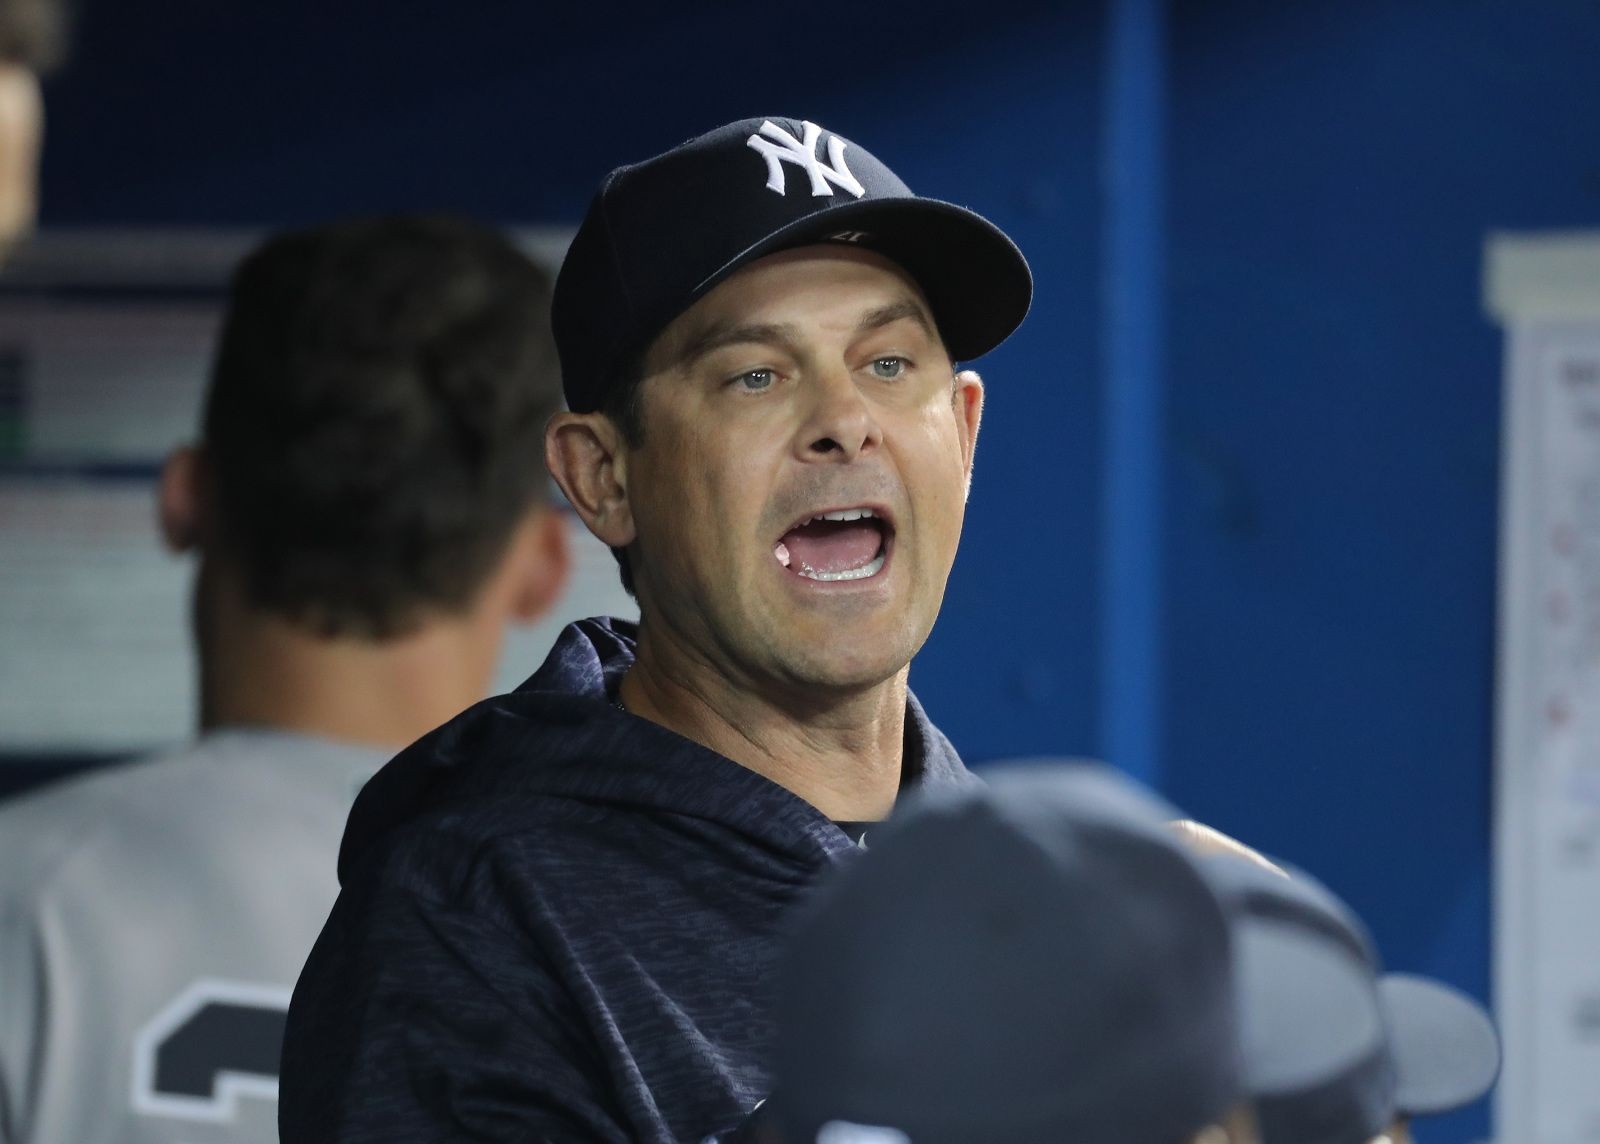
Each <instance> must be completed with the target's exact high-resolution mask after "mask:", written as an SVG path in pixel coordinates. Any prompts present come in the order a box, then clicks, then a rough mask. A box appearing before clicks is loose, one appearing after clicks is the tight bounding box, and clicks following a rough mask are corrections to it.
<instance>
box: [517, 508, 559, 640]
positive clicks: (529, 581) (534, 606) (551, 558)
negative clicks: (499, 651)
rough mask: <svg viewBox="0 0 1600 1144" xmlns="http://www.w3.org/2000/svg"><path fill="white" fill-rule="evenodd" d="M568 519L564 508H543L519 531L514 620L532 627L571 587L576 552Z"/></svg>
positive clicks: (535, 510) (525, 522)
mask: <svg viewBox="0 0 1600 1144" xmlns="http://www.w3.org/2000/svg"><path fill="white" fill-rule="evenodd" d="M565 518H566V514H565V513H563V512H562V511H561V510H560V509H557V508H554V507H552V506H550V505H539V506H538V507H537V508H535V509H533V510H532V511H531V512H530V513H529V514H528V517H527V519H526V520H525V521H524V522H523V524H522V527H521V529H519V530H518V535H517V539H516V543H517V545H518V546H519V549H520V551H519V552H518V554H517V560H518V563H519V565H520V570H519V572H518V575H517V584H516V589H515V594H514V595H513V596H512V598H511V617H512V619H513V620H515V621H516V622H518V623H523V624H531V623H533V621H535V620H537V619H538V618H539V617H540V616H542V615H544V614H545V613H546V612H548V611H549V610H550V607H551V605H553V604H554V603H555V602H556V599H557V597H559V596H560V595H561V592H562V589H564V588H565V587H566V586H567V576H568V573H570V572H571V570H572V551H571V546H570V545H568V543H567V522H566V519H565Z"/></svg>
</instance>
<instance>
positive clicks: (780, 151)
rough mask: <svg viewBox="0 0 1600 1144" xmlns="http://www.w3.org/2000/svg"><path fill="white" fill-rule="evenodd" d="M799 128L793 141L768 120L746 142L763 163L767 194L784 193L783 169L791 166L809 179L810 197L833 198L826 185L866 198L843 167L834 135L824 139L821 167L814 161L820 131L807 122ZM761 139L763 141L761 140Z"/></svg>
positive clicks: (841, 147)
mask: <svg viewBox="0 0 1600 1144" xmlns="http://www.w3.org/2000/svg"><path fill="white" fill-rule="evenodd" d="M800 127H801V131H802V135H801V137H800V138H799V139H796V138H795V137H794V136H793V135H790V134H789V133H788V132H787V131H785V130H784V129H783V128H781V127H779V126H778V125H777V124H775V123H773V122H772V121H771V120H770V119H769V120H765V121H763V122H762V124H761V131H760V133H759V134H757V135H752V136H750V138H749V139H748V140H747V142H748V143H749V145H750V147H751V148H752V149H753V150H755V151H757V152H759V153H760V155H761V157H762V158H763V159H765V160H766V161H767V190H769V191H776V192H777V193H778V194H780V195H781V194H786V193H787V192H786V190H785V188H784V178H783V175H784V171H783V165H784V164H785V163H793V164H794V165H795V166H796V167H799V168H800V169H801V170H803V171H805V173H806V174H807V175H809V176H811V194H812V195H813V196H820V195H831V194H833V191H832V190H831V189H830V188H829V186H828V184H829V183H832V184H833V185H834V186H835V187H838V188H839V189H840V190H841V191H849V192H850V193H851V194H852V195H854V196H855V197H856V198H858V199H859V198H860V197H861V196H862V195H864V194H866V193H867V188H865V187H863V186H862V185H861V184H860V182H858V181H857V180H856V177H855V176H854V175H852V174H851V173H850V168H849V167H846V166H845V165H844V146H845V144H844V140H843V139H840V138H839V137H838V136H837V135H829V136H828V161H827V162H826V163H824V162H823V161H822V160H821V159H819V158H817V140H818V138H819V137H820V136H821V135H822V128H820V127H818V126H817V125H816V124H815V123H812V122H810V121H809V120H806V121H803V122H802V123H801V124H800ZM762 135H765V136H766V138H765V139H763V138H762V137H761V136H762Z"/></svg>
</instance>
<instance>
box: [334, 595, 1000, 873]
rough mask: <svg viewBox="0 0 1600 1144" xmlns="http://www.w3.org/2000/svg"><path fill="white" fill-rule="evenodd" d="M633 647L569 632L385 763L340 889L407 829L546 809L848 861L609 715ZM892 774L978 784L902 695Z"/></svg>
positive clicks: (361, 806) (824, 827) (364, 796)
mask: <svg viewBox="0 0 1600 1144" xmlns="http://www.w3.org/2000/svg"><path fill="white" fill-rule="evenodd" d="M637 641H638V627H637V625H636V624H633V623H629V622H627V621H623V620H616V619H611V618H609V617H600V618H595V619H587V620H579V621H578V622H577V623H574V624H570V625H568V627H567V628H566V629H565V630H564V631H563V632H562V633H561V635H560V637H559V638H558V639H557V641H556V644H555V646H554V647H553V648H552V649H551V651H550V654H549V656H548V657H547V658H546V659H545V662H544V664H543V666H541V667H540V668H539V670H538V671H536V672H535V673H534V674H533V675H532V676H531V677H530V678H529V679H528V680H527V682H525V683H524V684H522V686H521V687H519V688H517V689H516V690H515V691H513V692H511V693H510V694H507V695H501V696H496V697H495V698H493V699H487V700H484V701H483V702H482V703H479V704H476V705H475V706H473V707H471V708H469V709H468V710H467V711H465V712H463V713H462V714H461V715H459V716H457V717H456V718H455V719H452V720H451V721H450V722H449V723H446V724H445V725H444V726H442V727H440V728H438V729H437V730H435V731H433V732H432V733H430V734H428V735H426V736H424V737H423V738H421V739H419V740H418V741H417V742H415V743H413V744H412V745H411V746H410V747H408V748H406V749H405V750H404V751H402V752H401V753H400V754H399V755H397V756H395V758H394V759H393V760H391V761H390V762H389V764H388V765H387V766H385V767H384V768H383V769H382V770H381V771H379V772H378V774H376V775H375V776H373V778H372V780H371V781H369V782H368V783H367V784H366V786H365V787H364V788H363V789H362V791H361V794H360V796H359V797H358V798H357V800H356V803H355V806H354V808H353V809H352V810H351V813H350V819H349V822H348V824H347V826H346V828H345V835H344V841H343V844H342V846H341V848H340V853H339V877H340V881H341V882H348V880H349V878H350V876H351V874H352V872H353V871H354V869H355V868H356V866H357V865H358V864H359V863H360V862H361V861H362V859H363V857H364V856H365V855H366V854H367V853H369V852H370V851H371V850H372V849H374V848H375V847H376V846H377V845H378V844H379V843H380V842H381V841H382V840H383V839H384V838H385V837H386V836H388V835H389V834H391V833H392V832H394V831H396V830H398V829H400V828H402V827H404V826H406V825H407V824H409V823H411V822H413V821H415V820H416V819H418V818H421V817H424V816H433V815H438V814H440V813H447V812H450V811H452V810H462V811H472V810H481V809H482V808H485V807H493V808H496V810H497V811H498V812H503V814H504V815H505V816H506V818H507V821H514V820H515V818H516V817H517V810H518V807H519V806H527V805H532V804H535V803H539V802H542V801H544V800H547V799H551V798H556V799H563V798H565V799H578V800H582V801H584V802H589V803H598V804H612V805H623V806H628V807H633V808H637V809H639V810H644V811H652V812H664V813H667V814H673V815H683V816H687V817H692V818H700V819H705V820H707V821H709V822H713V823H716V824H719V825H721V826H723V827H726V828H729V829H732V830H734V831H737V832H738V833H740V834H743V835H746V836H747V837H748V838H749V839H750V840H751V841H753V842H756V843H758V844H760V845H761V846H762V847H763V848H767V849H771V850H777V851H780V852H782V853H784V854H785V855H787V856H789V857H792V858H795V859H799V860H802V861H805V862H808V863H809V862H818V861H826V860H827V859H828V858H830V857H831V856H834V855H837V854H838V853H840V852H842V851H845V850H850V849H853V843H852V842H851V841H850V839H849V838H848V837H846V835H845V834H844V833H843V831H841V830H839V829H838V827H836V826H835V825H834V824H833V823H832V822H831V821H829V819H828V818H827V817H826V816H825V815H823V814H822V813H821V812H820V811H818V810H817V809H816V808H815V807H813V806H812V805H811V804H810V803H808V802H806V801H805V800H804V799H801V798H800V797H798V796H797V795H794V794H792V793H790V792H789V791H788V790H786V789H785V788H783V787H781V786H779V785H778V784H777V783H774V782H773V781H772V780H770V779H768V778H766V777H764V776H762V775H759V774H757V773H756V772H755V771H752V770H750V769H749V768H747V767H744V766H741V765H740V764H738V763H736V762H734V761H733V760H731V759H729V758H726V757H725V756H723V755H720V754H718V753H716V752H715V751H712V750H710V749H709V748H707V747H704V746H702V745H700V744H699V743H696V742H693V741H692V740H690V739H686V738H684V737H683V736H681V735H678V734H676V733H675V732H672V731H669V730H668V729H666V728H665V727H662V726H660V725H659V724H656V723H652V722H650V721H649V720H646V719H641V718H639V717H638V716H636V715H631V714H629V713H628V712H626V711H624V710H622V709H621V708H620V707H618V706H617V703H616V696H617V688H618V687H619V685H620V684H621V682H622V677H623V676H624V675H625V674H627V671H628V669H629V668H630V667H631V666H632V665H633V662H634V658H635V655H636V652H637V646H638V642H637ZM901 766H902V770H901V790H902V791H906V790H909V789H911V788H912V787H919V786H945V785H958V784H967V783H974V782H977V781H978V780H977V779H976V778H975V777H974V776H973V775H972V774H971V773H970V772H969V771H968V770H967V769H966V767H965V766H964V765H963V764H962V762H961V759H960V757H959V756H958V755H957V754H956V751H955V748H954V747H953V746H951V744H950V741H949V740H948V739H947V738H945V736H944V735H943V734H942V733H941V732H940V731H939V729H938V728H936V727H935V726H934V725H933V724H932V723H931V722H929V720H928V717H927V715H926V714H924V712H923V710H922V705H921V704H920V703H918V702H917V700H916V698H915V697H914V696H912V695H910V694H909V693H908V694H907V702H906V720H905V753H904V757H903V761H902V764H901ZM495 817H498V814H497V815H496V816H495Z"/></svg>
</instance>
